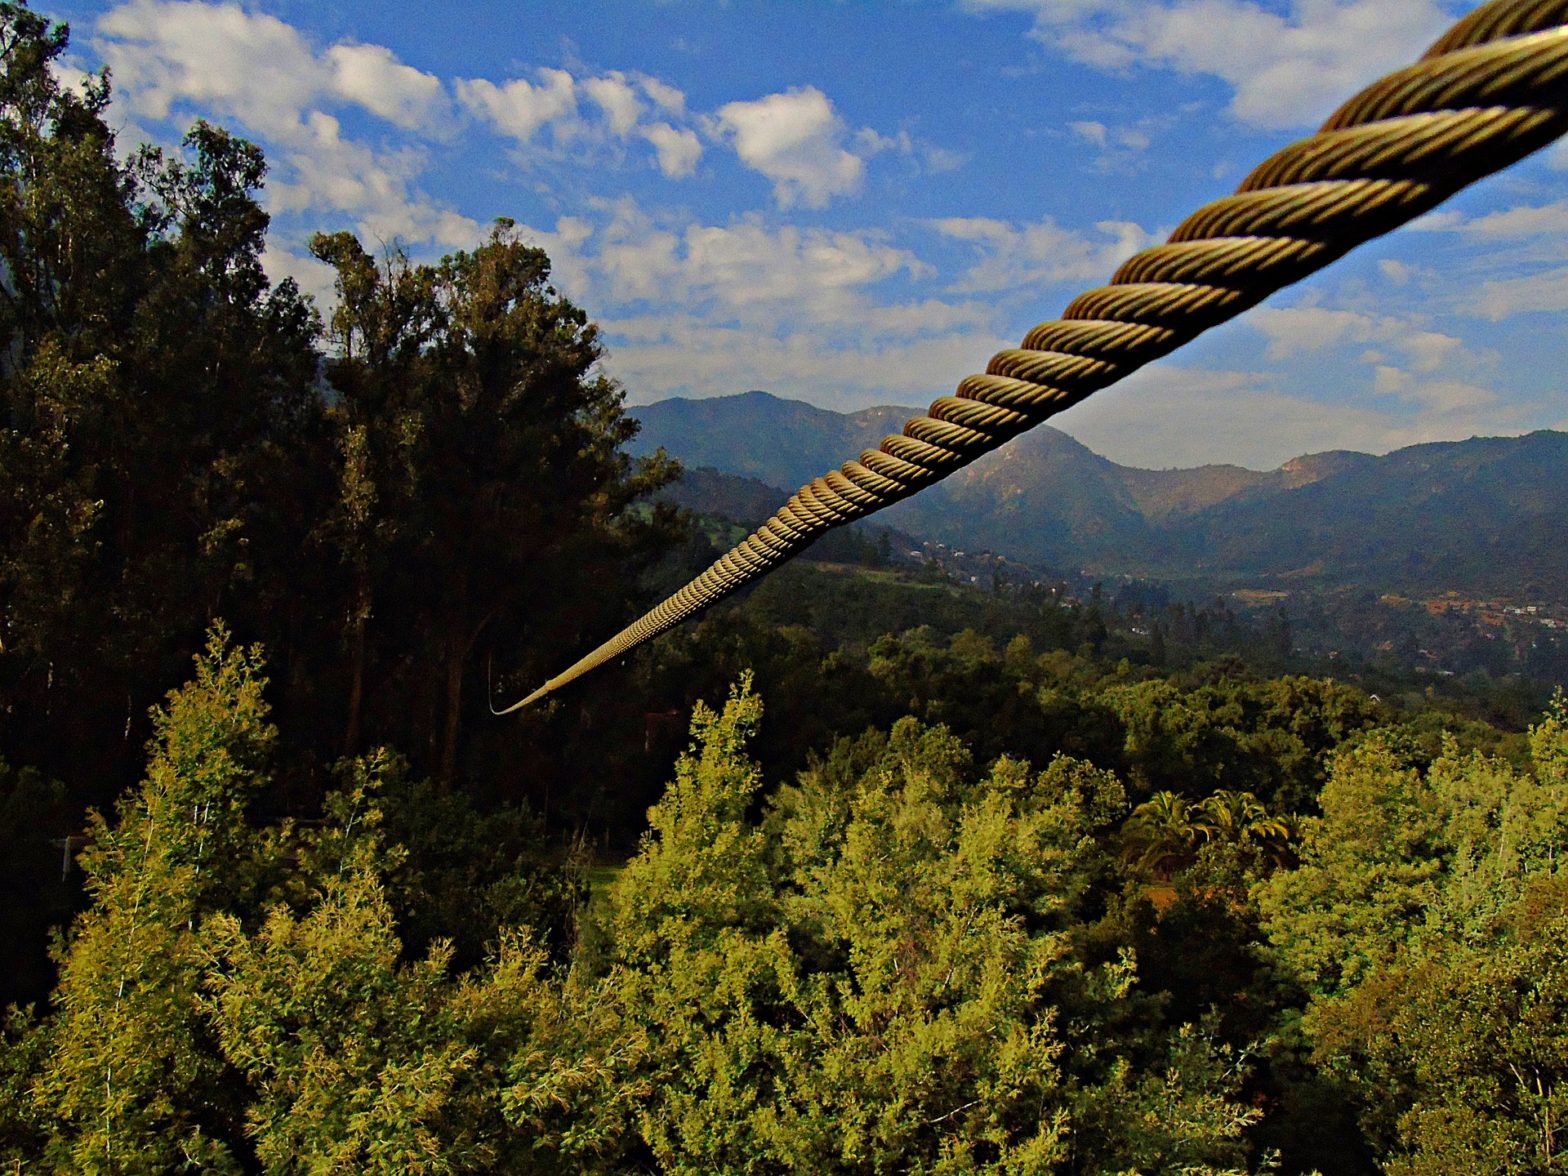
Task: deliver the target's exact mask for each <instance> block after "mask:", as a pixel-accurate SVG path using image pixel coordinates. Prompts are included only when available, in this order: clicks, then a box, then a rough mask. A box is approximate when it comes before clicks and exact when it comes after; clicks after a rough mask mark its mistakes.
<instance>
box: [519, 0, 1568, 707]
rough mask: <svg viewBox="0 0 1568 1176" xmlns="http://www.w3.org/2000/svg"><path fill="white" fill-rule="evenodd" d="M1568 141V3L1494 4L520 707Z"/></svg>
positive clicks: (1507, 0)
mask: <svg viewBox="0 0 1568 1176" xmlns="http://www.w3.org/2000/svg"><path fill="white" fill-rule="evenodd" d="M1565 130H1568V0H1492V2H1491V3H1488V4H1484V5H1482V6H1481V7H1480V8H1477V9H1476V10H1475V11H1474V12H1472V13H1470V15H1468V16H1466V17H1464V18H1463V19H1462V20H1460V21H1459V22H1458V23H1457V24H1456V25H1455V26H1454V27H1453V28H1452V29H1450V30H1449V31H1448V32H1447V33H1446V34H1445V35H1444V36H1443V37H1442V38H1441V39H1440V40H1439V41H1438V42H1437V43H1436V44H1434V45H1433V46H1432V47H1431V49H1429V50H1428V51H1427V52H1426V54H1425V55H1424V56H1422V57H1421V59H1420V60H1418V61H1417V62H1416V63H1415V64H1413V65H1410V66H1407V67H1405V68H1403V69H1400V70H1396V71H1395V72H1393V73H1391V74H1389V75H1387V76H1386V77H1384V78H1381V79H1379V80H1378V81H1376V82H1374V83H1373V84H1372V85H1370V86H1368V87H1367V88H1366V89H1365V90H1363V91H1361V93H1359V94H1357V95H1356V96H1355V97H1354V98H1352V99H1350V101H1348V102H1347V103H1345V104H1344V105H1343V106H1341V107H1340V108H1339V110H1337V111H1336V112H1335V113H1334V114H1333V115H1331V116H1330V117H1329V119H1328V121H1327V122H1325V123H1324V124H1323V126H1322V128H1321V129H1320V130H1319V131H1318V132H1317V133H1316V134H1314V135H1311V136H1309V137H1308V138H1305V139H1302V140H1299V141H1297V142H1295V143H1292V144H1291V145H1290V146H1288V147H1286V148H1284V149H1283V150H1281V151H1279V152H1276V153H1275V154H1274V155H1272V156H1271V157H1269V158H1268V159H1266V160H1264V161H1263V163H1261V164H1260V165H1259V166H1258V167H1257V168H1255V169H1254V170H1253V171H1252V173H1251V174H1250V175H1248V176H1247V178H1246V179H1244V180H1243V181H1242V182H1241V185H1240V187H1239V188H1238V189H1237V190H1236V192H1235V193H1234V194H1233V195H1231V196H1226V197H1223V198H1221V199H1219V200H1216V201H1214V202H1212V203H1210V204H1207V205H1205V206H1204V207H1202V208H1200V209H1198V211H1197V212H1195V213H1193V214H1192V215H1191V216H1189V217H1188V218H1187V219H1186V220H1185V221H1183V222H1182V223H1181V224H1180V225H1179V226H1177V228H1176V230H1175V231H1174V232H1173V233H1172V234H1171V236H1170V238H1169V240H1167V241H1166V242H1165V243H1164V244H1162V245H1156V246H1154V247H1152V248H1149V249H1145V250H1143V251H1142V252H1140V253H1138V254H1136V255H1135V256H1133V257H1132V258H1130V259H1129V260H1128V261H1126V262H1125V263H1124V264H1123V265H1122V266H1121V268H1120V269H1118V270H1117V271H1116V274H1115V275H1114V276H1113V277H1112V279H1111V282H1110V284H1109V285H1107V286H1101V287H1099V288H1097V289H1094V290H1090V291H1088V292H1086V293H1084V294H1080V295H1079V296H1078V297H1077V298H1075V299H1074V300H1073V301H1072V302H1071V303H1070V304H1069V305H1068V307H1067V309H1066V310H1065V311H1064V312H1063V313H1062V317H1061V318H1060V319H1057V320H1055V321H1052V322H1047V323H1042V324H1040V325H1039V326H1037V327H1035V328H1034V329H1033V330H1031V331H1030V332H1029V333H1028V334H1027V335H1026V336H1025V337H1024V339H1023V342H1022V343H1021V344H1020V345H1019V346H1018V347H1016V348H1011V349H1008V350H1005V351H1000V352H998V353H997V354H996V355H994V356H993V357H992V358H991V362H990V363H989V364H988V365H987V366H986V370H985V372H984V373H982V374H979V375H972V376H967V377H965V378H964V379H963V380H962V381H960V382H959V384H958V387H957V389H956V390H955V391H954V393H953V394H952V395H951V396H943V397H941V398H939V399H937V400H936V401H934V402H933V403H932V404H931V406H930V408H929V409H927V411H926V415H924V416H919V417H915V418H914V419H912V420H910V421H909V422H907V423H906V424H905V425H904V428H903V432H902V433H899V434H894V435H892V436H889V437H886V438H884V439H883V441H882V443H881V445H880V446H878V448H876V449H868V450H866V451H865V452H863V453H862V454H861V455H860V457H859V458H858V459H857V460H852V461H847V462H845V463H844V464H843V465H842V466H841V467H839V468H838V469H837V470H830V471H828V472H827V473H825V474H823V475H822V476H821V477H818V478H815V479H813V480H812V481H811V482H808V483H807V484H806V485H804V486H802V487H801V488H800V489H799V490H797V491H796V492H795V493H794V494H793V495H791V496H790V498H789V500H788V501H787V502H786V503H785V504H784V505H783V506H781V507H780V508H779V509H778V511H777V512H775V513H774V515H773V516H772V517H771V518H770V519H768V521H767V522H765V523H763V524H762V525H761V526H760V527H758V528H757V530H755V531H754V532H752V534H751V535H749V536H748V537H747V538H746V539H744V540H742V541H741V542H740V543H739V544H737V545H736V546H735V547H734V548H732V549H731V550H730V551H728V552H727V553H725V554H724V555H723V556H721V557H719V559H718V560H716V561H715V562H714V563H713V564H712V566H710V567H709V568H708V569H707V570H706V571H704V572H702V573H701V574H700V575H699V576H697V577H696V578H695V579H693V580H692V581H691V582H690V583H689V584H687V585H686V586H685V587H684V588H682V589H680V590H679V591H678V592H676V593H674V594H673V595H672V596H670V597H668V598H667V599H666V600H664V601H663V602H662V603H661V604H659V605H657V606H656V607H654V608H653V609H651V610H649V611H648V612H647V613H645V614H644V615H643V616H642V617H640V618H639V619H638V620H636V621H634V622H633V623H632V624H630V625H628V626H627V627H626V628H624V629H622V630H621V631H620V632H619V633H617V634H616V635H615V636H614V637H612V638H610V640H608V641H606V642H605V643H604V644H602V645H600V646H599V647H598V648H597V649H595V650H593V652H591V653H589V654H588V655H586V656H585V657H583V658H581V659H580V660H579V661H577V662H576V663H574V664H573V665H572V666H570V667H569V668H567V669H566V670H565V671H563V672H562V673H560V674H558V675H556V676H555V677H553V678H551V679H550V680H549V681H547V682H546V683H545V684H544V685H543V686H541V687H539V689H537V690H535V691H534V692H533V693H532V694H529V695H528V696H527V697H526V698H524V699H522V700H521V701H520V702H517V703H514V704H513V705H511V706H509V707H507V708H506V709H505V710H503V711H498V712H496V713H498V714H509V713H511V712H512V711H515V710H518V709H520V708H522V707H525V706H528V705H529V704H531V703H533V702H535V701H537V700H538V699H540V698H543V697H544V696H545V695H547V694H549V693H551V692H552V691H554V690H557V689H559V688H560V687H562V686H564V685H566V684H567V683H568V682H571V681H573V680H574V679H576V678H579V677H581V676H582V675H583V674H586V673H588V672H589V671H590V670H593V669H595V668H597V667H598V666H600V665H603V664H604V663H605V662H607V661H611V660H613V659H615V658H617V657H621V656H623V655H625V654H627V653H629V652H631V651H632V650H633V649H635V648H636V647H637V646H639V645H641V644H642V643H643V642H645V641H648V640H650V639H652V638H653V637H656V636H658V635H659V634H661V633H663V632H665V631H667V630H669V629H671V628H673V627H674V626H676V625H678V624H680V623H681V622H682V621H684V620H687V619H688V618H690V617H692V616H693V615H695V614H696V613H698V612H701V611H702V610H704V609H706V608H708V607H710V606H711V605H714V604H716V603H718V602H719V601H721V600H723V599H724V598H725V597H727V596H729V595H730V594H731V593H733V592H735V591H736V590H738V589H739V588H741V587H743V586H745V585H746V584H748V583H751V582H752V581H754V580H756V579H758V578H759V577H761V576H763V575H765V574H767V573H768V572H769V571H771V570H772V569H773V568H775V567H777V566H778V565H779V564H782V563H783V562H785V561H786V560H788V559H790V558H792V557H793V556H795V555H797V554H799V553H800V552H801V551H803V550H804V549H805V548H806V547H808V546H809V545H810V544H811V543H813V542H814V541H815V540H816V539H817V538H818V537H819V536H821V535H822V534H823V533H824V532H826V531H828V530H830V529H831V528H833V527H838V526H842V525H843V524H845V523H848V522H852V521H854V520H855V519H860V518H864V517H865V516H867V515H869V514H872V513H873V512H875V511H877V510H880V509H881V508H882V507H884V506H890V505H891V504H893V503H895V502H898V501H899V500H901V499H904V498H907V497H909V496H910V495H912V494H914V493H916V492H917V491H919V490H922V489H924V488H925V487H927V486H930V485H932V484H933V483H935V482H938V481H940V480H942V479H943V478H945V477H947V476H948V475H949V474H951V473H953V472H954V471H955V470H958V469H960V468H962V467H963V466H966V465H968V464H969V463H970V462H972V461H974V460H975V459H976V458H978V457H979V456H981V455H982V454H985V453H989V452H990V451H992V450H993V449H996V448H998V447H999V446H1001V445H1002V444H1004V443H1005V442H1007V441H1009V440H1011V439H1012V438H1013V437H1016V436H1017V435H1018V434H1020V433H1023V432H1025V431H1026V430H1028V429H1032V428H1033V427H1034V426H1036V425H1038V424H1040V423H1041V422H1042V421H1044V420H1046V419H1048V418H1049V417H1051V416H1054V415H1055V414H1056V413H1058V412H1061V411H1062V410H1063V409H1066V408H1070V407H1071V406H1072V405H1074V404H1077V403H1078V402H1079V401H1081V400H1083V399H1084V398H1085V397H1087V396H1089V395H1091V394H1093V393H1095V392H1097V391H1099V390H1101V389H1103V388H1106V387H1109V386H1110V385H1111V384H1114V383H1116V382H1117V381H1119V380H1121V379H1123V378H1125V377H1126V376H1128V375H1130V374H1131V373H1132V372H1134V371H1136V370H1138V369H1139V368H1141V367H1143V366H1144V365H1145V364H1147V363H1150V362H1151V361H1153V360H1156V359H1159V358H1161V357H1162V356H1165V355H1168V354H1170V353H1171V352H1172V351H1174V350H1176V349H1177V348H1178V347H1181V346H1182V345H1184V344H1186V343H1188V342H1190V341H1191V340H1193V339H1194V338H1196V337H1197V336H1198V335H1200V334H1202V333H1203V332H1204V331H1206V330H1208V329H1209V328H1210V327H1213V326H1216V325H1218V324H1220V323H1222V322H1225V321H1227V320H1229V319H1231V318H1234V317H1235V316H1237V315H1239V314H1240V313H1242V312H1243V311H1245V310H1247V309H1249V308H1250V307H1252V306H1255V305H1257V304H1258V303H1259V302H1261V301H1262V300H1263V299H1265V298H1266V297H1268V296H1269V295H1270V294H1272V293H1274V292H1275V291H1277V290H1280V289H1282V288H1283V287H1285V286H1288V285H1290V284H1292V283H1294V282H1298V281H1300V280H1301V279H1302V278H1305V277H1307V276H1308V275H1309V274H1312V273H1314V272H1316V271H1317V270H1319V269H1321V268H1323V267H1324V266H1326V265H1328V264H1329V263H1330V262H1332V261H1334V260H1336V259H1338V258H1339V257H1342V256H1343V255H1344V254H1346V253H1347V252H1349V251H1350V250H1351V249H1353V248H1355V247H1356V246H1357V245H1360V244H1362V243H1364V242H1366V241H1369V240H1371V239H1373V238H1374V237H1378V236H1381V235H1383V234H1384V233H1387V232H1389V231H1390V230H1392V229H1394V228H1397V227H1398V226H1400V225H1402V224H1405V223H1406V222H1408V221H1410V220H1413V219H1414V218H1416V217H1418V216H1420V215H1421V214H1423V213H1425V212H1428V211H1430V210H1431V209H1433V208H1435V207H1436V206H1437V205H1438V204H1440V203H1442V202H1443V201H1444V200H1446V199H1448V198H1449V197H1450V196H1452V195H1454V194H1455V193H1456V192H1458V191H1459V190H1460V189H1462V188H1464V187H1466V186H1468V185H1469V184H1472V183H1474V182H1475V181H1477V180H1479V179H1481V178H1483V177H1484V176H1487V175H1490V174H1491V173H1493V172H1495V171H1499V170H1501V169H1502V168H1504V167H1507V166H1509V165H1510V164H1512V163H1515V162H1517V161H1518V160H1520V159H1523V158H1524V157H1525V156H1527V155H1529V154H1530V153H1532V152H1534V151H1536V150H1539V149H1540V148H1541V147H1544V146H1545V145H1546V144H1548V143H1550V142H1551V141H1552V140H1554V139H1556V138H1557V137H1558V136H1560V135H1561V134H1563V132H1564V131H1565Z"/></svg>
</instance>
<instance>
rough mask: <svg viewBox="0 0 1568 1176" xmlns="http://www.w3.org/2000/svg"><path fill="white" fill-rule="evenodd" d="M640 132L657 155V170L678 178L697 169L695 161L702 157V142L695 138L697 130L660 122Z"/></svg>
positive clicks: (673, 178)
mask: <svg viewBox="0 0 1568 1176" xmlns="http://www.w3.org/2000/svg"><path fill="white" fill-rule="evenodd" d="M641 134H642V137H643V138H645V139H647V140H648V142H650V143H652V144H653V149H654V150H655V151H656V152H657V153H658V157H659V170H660V171H662V172H663V173H664V174H665V175H667V176H669V177H670V179H672V180H678V179H680V178H682V177H684V176H689V175H691V174H692V172H694V171H696V170H697V161H698V160H699V159H701V158H702V142H701V141H700V140H699V139H698V138H697V132H695V131H692V130H687V129H686V128H684V127H672V126H671V125H670V124H669V123H662V122H661V123H654V124H653V125H652V126H649V127H644V128H643V129H642V132H641Z"/></svg>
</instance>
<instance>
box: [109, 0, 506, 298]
mask: <svg viewBox="0 0 1568 1176" xmlns="http://www.w3.org/2000/svg"><path fill="white" fill-rule="evenodd" d="M94 45H95V47H96V48H97V49H98V50H99V51H100V52H102V54H103V56H104V58H105V60H106V61H107V62H108V64H109V66H110V68H111V70H112V71H113V74H114V79H115V93H116V98H115V101H116V103H117V104H124V107H125V108H127V109H128V110H129V111H131V112H132V113H133V114H135V115H139V116H142V117H144V118H146V119H147V120H150V121H153V122H161V121H163V120H166V119H176V118H177V119H180V120H182V121H183V120H184V119H186V118H188V117H190V114H191V113H192V112H199V113H201V114H203V115H206V116H208V117H216V118H219V119H221V120H223V121H224V122H226V123H229V124H230V125H233V126H235V127H236V128H237V129H239V130H242V131H243V132H244V133H246V134H248V135H251V136H254V137H256V138H259V139H260V140H261V141H262V145H263V147H264V148H265V149H266V152H267V155H268V159H269V162H270V164H271V169H272V174H271V176H270V178H269V181H268V187H267V190H266V191H265V193H264V194H263V195H264V199H265V201H266V203H267V206H268V208H269V209H270V210H271V211H273V212H274V213H291V212H292V213H302V214H316V215H320V214H323V213H329V214H346V215H347V216H348V217H350V218H352V220H353V225H354V228H355V230H356V231H357V232H358V233H360V234H361V235H362V236H365V237H367V238H370V239H379V240H382V241H386V242H391V241H394V240H400V241H404V242H414V243H417V242H424V241H431V242H434V243H436V244H438V245H441V246H443V247H448V248H457V247H465V248H466V247H469V246H472V245H473V244H475V243H477V242H478V241H479V240H480V239H481V237H482V235H483V231H484V230H483V226H482V225H480V224H479V223H478V222H477V221H475V220H473V219H471V218H469V217H466V216H463V215H462V214H460V213H458V212H456V211H455V210H453V209H451V208H449V207H446V206H443V205H442V204H440V203H438V202H436V201H433V200H431V199H430V198H429V197H427V196H426V195H424V194H423V193H421V192H420V191H419V190H418V188H417V182H418V179H419V177H420V175H421V174H422V173H423V171H424V169H425V167H426V157H425V153H424V151H423V149H422V148H420V147H417V146H404V147H401V148H386V147H382V148H373V147H371V146H369V145H367V144H365V143H361V142H358V141H356V140H354V139H352V138H350V137H348V136H346V135H345V134H344V132H343V126H342V123H341V121H340V120H339V119H338V117H337V116H336V115H334V114H332V113H330V112H329V111H328V110H326V109H324V107H327V106H330V105H350V106H355V107H359V108H362V109H364V110H367V111H369V112H370V113H372V114H374V115H376V116H378V117H380V118H382V119H385V120H387V121H388V122H389V123H391V124H393V125H394V126H397V127H400V128H402V129H404V130H421V129H423V128H427V127H430V126H432V125H433V124H435V123H438V122H443V121H447V120H446V116H447V115H448V114H449V113H450V108H449V104H448V99H447V97H446V93H445V90H444V88H443V87H442V85H441V82H440V80H439V79H438V78H435V77H434V76H432V75H430V74H426V73H423V72H421V71H419V70H417V69H414V68H413V67H411V66H407V65H404V64H403V63H401V62H400V61H398V59H397V58H396V56H394V55H393V53H392V52H391V51H390V50H388V49H386V48H385V47H383V46H379V45H367V44H339V45H334V46H332V47H330V48H329V49H327V50H326V51H324V52H317V51H316V50H315V49H314V48H313V47H312V46H311V45H310V44H309V43H308V42H307V41H306V40H305V38H304V37H302V36H301V35H300V33H299V32H298V31H297V30H296V29H294V28H293V27H292V26H290V25H288V24H285V23H284V22H282V21H280V20H277V19H276V18H274V17H270V16H265V15H261V14H254V13H249V12H246V11H245V10H244V9H242V8H240V7H238V6H236V5H230V4H209V3H201V2H199V0H131V2H130V3H128V4H124V5H121V6H120V7H118V8H115V9H112V10H111V11H109V12H107V13H106V14H104V16H103V17H101V18H100V19H99V21H98V23H97V25H96V26H95V39H94ZM180 129H183V127H181V128H180ZM297 256H298V255H297V253H294V252H290V251H289V250H287V249H281V250H280V251H279V252H277V253H276V255H275V256H274V258H273V260H272V261H271V262H270V263H269V264H271V265H273V266H274V267H279V266H284V265H291V264H293V263H292V262H291V261H290V260H289V259H290V258H295V257H297ZM280 272H281V271H280ZM292 272H296V274H297V276H298V277H299V279H300V282H301V285H302V286H304V287H306V288H319V286H320V281H319V274H312V273H311V272H310V271H309V267H308V266H303V265H302V266H297V267H295V270H294V271H292Z"/></svg>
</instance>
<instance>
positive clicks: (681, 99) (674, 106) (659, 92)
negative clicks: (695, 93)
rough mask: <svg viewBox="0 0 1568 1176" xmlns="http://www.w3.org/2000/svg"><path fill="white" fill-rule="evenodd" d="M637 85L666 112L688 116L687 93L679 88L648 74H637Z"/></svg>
mask: <svg viewBox="0 0 1568 1176" xmlns="http://www.w3.org/2000/svg"><path fill="white" fill-rule="evenodd" d="M637 85H638V86H639V87H640V88H641V89H642V92H643V93H644V94H646V95H648V97H649V98H650V99H651V100H652V101H653V104H654V105H655V106H657V107H658V108H659V109H660V110H662V111H664V113H665V114H668V115H672V116H674V117H675V118H684V117H685V116H686V95H685V94H683V93H681V92H680V91H679V90H677V89H676V88H675V87H674V86H672V85H670V84H669V83H668V82H661V81H660V80H659V79H658V78H650V77H648V76H647V75H646V74H638V75H637Z"/></svg>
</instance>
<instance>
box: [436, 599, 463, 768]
mask: <svg viewBox="0 0 1568 1176" xmlns="http://www.w3.org/2000/svg"><path fill="white" fill-rule="evenodd" d="M464 644H465V643H464V641H463V639H462V629H461V621H459V622H458V623H457V624H454V625H453V626H452V628H451V631H450V634H449V636H448V638H447V647H446V730H445V732H444V733H443V735H442V738H441V787H442V788H443V789H445V790H446V791H451V788H452V784H453V782H454V781H455V780H456V779H457V740H458V736H459V735H460V734H461V733H462V726H463V711H462V706H463V662H464V661H466V660H467V653H468V651H467V650H466V649H465V648H463V646H464Z"/></svg>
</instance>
